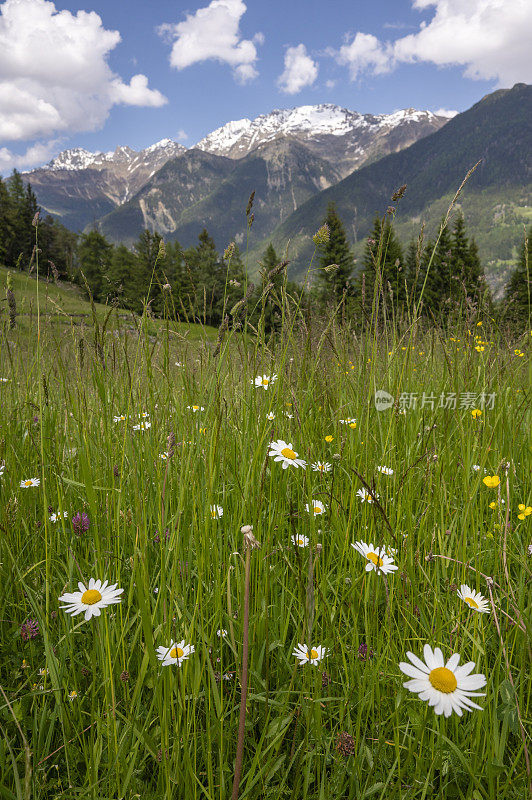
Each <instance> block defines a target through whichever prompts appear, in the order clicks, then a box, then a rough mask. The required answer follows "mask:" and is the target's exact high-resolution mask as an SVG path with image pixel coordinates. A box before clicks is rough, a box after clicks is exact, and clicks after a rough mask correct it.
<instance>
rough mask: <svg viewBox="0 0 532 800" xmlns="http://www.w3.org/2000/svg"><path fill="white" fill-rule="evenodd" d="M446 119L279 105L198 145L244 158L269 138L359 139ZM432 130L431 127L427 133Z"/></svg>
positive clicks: (231, 124) (425, 113)
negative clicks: (366, 135)
mask: <svg viewBox="0 0 532 800" xmlns="http://www.w3.org/2000/svg"><path fill="white" fill-rule="evenodd" d="M446 121H447V120H446V118H444V117H442V116H437V115H435V114H433V113H432V112H431V111H420V110H418V109H415V108H407V109H402V110H399V111H394V112H393V113H391V114H375V115H374V114H361V113H360V112H359V111H351V110H350V109H348V108H342V107H341V106H337V105H334V104H333V103H320V104H318V105H305V106H295V107H294V108H289V109H279V108H276V109H274V110H273V111H271V112H270V113H269V114H260V115H259V116H258V117H256V118H255V119H252V120H250V119H247V118H244V119H240V120H236V121H232V122H228V123H227V124H226V125H222V126H221V127H220V128H217V129H216V130H214V131H212V133H210V134H209V135H208V136H205V138H203V139H201V140H200V141H199V142H197V144H196V145H194V146H195V147H196V148H198V149H199V150H206V151H208V152H210V153H214V154H215V155H221V156H229V157H230V158H242V157H243V156H245V155H247V154H248V153H249V152H250V151H251V150H253V149H254V148H255V147H258V146H259V145H260V144H263V143H264V142H265V141H271V140H272V139H275V138H277V137H279V136H292V137H296V138H299V139H300V141H302V142H304V143H309V142H318V141H321V142H323V140H324V139H326V138H327V137H349V136H354V137H355V138H356V137H357V136H358V135H359V134H360V132H361V131H362V130H363V129H366V130H367V133H370V132H373V133H375V134H378V132H379V129H382V128H385V129H386V130H387V131H390V130H392V129H393V128H399V127H401V126H406V127H411V125H412V123H415V124H420V125H428V126H429V127H430V128H431V129H433V130H436V129H437V128H438V127H441V126H442V125H443V124H444V123H445V122H446ZM430 132H432V131H431V130H427V131H426V133H430Z"/></svg>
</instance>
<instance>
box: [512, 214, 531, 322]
mask: <svg viewBox="0 0 532 800" xmlns="http://www.w3.org/2000/svg"><path fill="white" fill-rule="evenodd" d="M505 300H506V303H507V317H508V319H510V320H511V321H513V322H515V323H517V324H519V325H527V324H528V323H530V319H531V315H532V226H531V227H530V228H529V229H528V233H527V238H526V241H525V242H523V244H522V245H521V250H520V253H519V260H518V262H517V266H516V268H515V269H514V271H513V272H512V275H511V277H510V280H509V281H508V284H507V286H506V293H505Z"/></svg>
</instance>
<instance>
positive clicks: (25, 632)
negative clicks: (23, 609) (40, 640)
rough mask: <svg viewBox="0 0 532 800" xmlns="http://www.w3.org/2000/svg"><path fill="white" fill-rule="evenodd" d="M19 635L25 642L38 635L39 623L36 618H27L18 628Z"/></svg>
mask: <svg viewBox="0 0 532 800" xmlns="http://www.w3.org/2000/svg"><path fill="white" fill-rule="evenodd" d="M20 635H21V636H22V639H23V640H24V641H25V642H28V641H29V640H30V639H35V637H36V636H38V635H39V623H38V622H37V620H36V619H27V620H26V622H23V623H22V625H21V628H20Z"/></svg>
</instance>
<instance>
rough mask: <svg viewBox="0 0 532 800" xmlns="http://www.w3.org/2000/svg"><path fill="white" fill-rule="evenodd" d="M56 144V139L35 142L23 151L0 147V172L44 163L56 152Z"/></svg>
mask: <svg viewBox="0 0 532 800" xmlns="http://www.w3.org/2000/svg"><path fill="white" fill-rule="evenodd" d="M57 144H58V143H57V141H52V142H46V143H43V142H37V143H36V144H32V145H31V146H30V147H28V148H27V149H26V152H25V153H13V152H12V151H11V150H9V149H8V148H7V147H0V174H2V173H7V172H10V171H11V170H12V169H20V170H22V169H29V168H30V167H34V166H35V165H36V164H44V163H45V162H46V161H49V160H50V158H51V157H52V156H53V155H54V154H55V153H56V151H57Z"/></svg>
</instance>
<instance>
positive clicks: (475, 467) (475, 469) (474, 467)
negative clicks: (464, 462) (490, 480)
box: [471, 464, 480, 472]
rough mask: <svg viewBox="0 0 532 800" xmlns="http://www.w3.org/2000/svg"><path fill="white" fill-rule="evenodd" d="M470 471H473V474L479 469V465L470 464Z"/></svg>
mask: <svg viewBox="0 0 532 800" xmlns="http://www.w3.org/2000/svg"><path fill="white" fill-rule="evenodd" d="M471 469H472V470H474V471H475V472H478V471H479V469H480V464H472V465H471Z"/></svg>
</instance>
